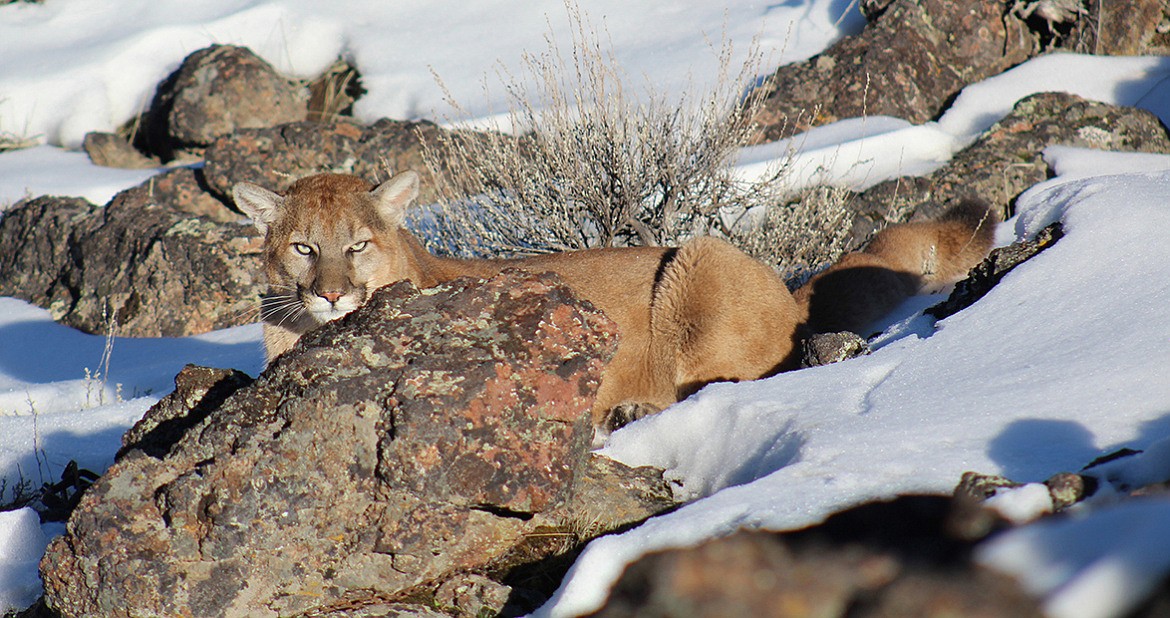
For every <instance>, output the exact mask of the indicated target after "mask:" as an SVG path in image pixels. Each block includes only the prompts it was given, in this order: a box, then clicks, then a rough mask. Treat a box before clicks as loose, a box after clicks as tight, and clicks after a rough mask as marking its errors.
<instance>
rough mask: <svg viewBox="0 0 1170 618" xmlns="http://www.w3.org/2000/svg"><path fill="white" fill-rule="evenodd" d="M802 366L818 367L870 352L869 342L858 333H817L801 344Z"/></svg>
mask: <svg viewBox="0 0 1170 618" xmlns="http://www.w3.org/2000/svg"><path fill="white" fill-rule="evenodd" d="M800 348H801V356H800V366H801V367H802V368H805V367H818V366H820V365H829V364H831V363H839V362H841V361H843V360H847V359H850V358H856V357H858V356H864V355H866V354H869V344H868V343H866V341H865V339H864V338H862V337H861V336H860V335H858V334H857V333H851V332H849V331H842V332H839V333H816V334H814V335H812V336H811V337H809V338H807V339H805V340H804V341H802V342H801V344H800Z"/></svg>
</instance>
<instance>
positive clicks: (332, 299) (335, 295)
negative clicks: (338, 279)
mask: <svg viewBox="0 0 1170 618" xmlns="http://www.w3.org/2000/svg"><path fill="white" fill-rule="evenodd" d="M317 296H320V297H321V298H324V299H325V300H327V301H329V304H332V305H335V304H337V301H338V300H339V299H341V297H342V296H344V294H342V293H341V292H317Z"/></svg>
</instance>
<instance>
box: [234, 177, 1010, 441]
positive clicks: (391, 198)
mask: <svg viewBox="0 0 1170 618" xmlns="http://www.w3.org/2000/svg"><path fill="white" fill-rule="evenodd" d="M418 189H419V177H418V175H417V174H416V173H414V172H410V171H408V172H403V173H401V174H398V175H397V176H395V177H393V178H391V179H390V180H388V181H387V182H385V183H383V184H382V185H381V186H378V187H376V188H375V187H372V186H371V185H370V184H369V183H367V182H365V181H364V180H362V179H360V178H357V177H354V176H347V175H340V174H320V175H316V176H311V177H308V178H303V179H301V180H298V181H297V182H296V183H294V184H293V185H292V187H290V188H289V189H288V191H287V192H286V193H285V194H284V195H278V194H276V193H273V192H271V191H268V190H267V189H264V188H262V187H259V186H257V185H254V184H249V183H239V184H237V185H236V186H235V187H234V188H233V192H232V193H233V197H234V199H235V203H236V204H237V205H238V206H239V207H240V208H241V209H242V210H243V211H244V213H245V214H247V215H248V216H249V217H251V219H252V221H253V222H254V223H255V225H256V227H257V228H258V229H259V230H260V231H261V232H262V233H264V235H265V241H264V253H265V257H264V261H265V265H266V273H267V276H268V281H269V285H270V290H269V294H268V295H267V296H266V298H265V299H264V300H263V302H262V311H261V316H262V318H263V320H264V343H265V347H266V352H267V359H268V360H269V361H271V360H272V359H274V358H275V357H276V356H278V355H280V354H281V353H282V352H284V351H286V350H288V349H289V348H291V347H292V346H293V345H294V344H295V343H296V341H297V339H298V338H300V336H301V335H302V334H304V333H306V332H308V331H309V330H311V329H313V328H315V327H317V326H318V325H320V324H323V323H325V322H328V321H330V320H334V319H337V318H339V317H341V316H343V315H345V314H346V313H349V312H350V311H353V310H354V309H356V308H357V307H359V306H361V305H362V304H363V303H365V302H366V299H367V298H368V297H369V296H370V293H371V292H373V291H374V290H375V289H377V288H378V287H381V286H383V285H386V284H389V283H393V282H395V281H399V280H402V279H409V280H410V281H411V282H413V283H414V285H416V286H418V287H419V288H428V287H432V286H435V285H438V284H440V283H442V282H445V281H450V280H452V279H455V278H457V277H465V276H470V277H490V276H492V275H494V274H496V273H498V272H500V271H501V270H503V269H505V268H509V267H516V268H522V269H526V270H531V271H540V272H543V271H552V272H555V273H556V274H558V275H559V276H560V277H561V279H563V280H564V282H565V283H566V284H567V285H568V286H569V287H570V288H572V289H573V290H574V291H575V292H576V293H577V294H578V295H579V296H580V297H582V298H585V299H587V300H589V301H590V302H591V303H593V304H594V305H595V306H596V307H598V308H599V309H601V310H602V311H603V312H604V313H605V314H606V315H607V316H609V318H610V319H612V320H613V321H614V322H615V323H616V324H617V326H618V330H619V334H620V339H619V344H618V349H617V352H616V354H615V355H614V358H613V360H612V361H611V362H610V363H609V364H608V365H607V366H606V368H605V370H604V371H603V374H602V380H601V386H600V388H599V390H598V393H597V400H596V403H595V405H594V408H593V421H594V424H595V425H596V426H600V427H612V426H617V425H620V424H622V423H623V422H625V421H628V420H631V419H633V418H637V417H638V416H641V415H643V414H645V413H647V412H653V411H656V410H659V409H662V408H664V407H666V406H668V405H670V404H672V403H674V402H676V401H678V400H680V399H682V398H684V397H686V396H687V395H689V394H691V393H693V392H694V391H696V390H698V389H699V388H700V387H702V386H703V385H704V384H707V383H709V382H715V381H722V380H752V379H756V378H760V377H763V376H768V375H771V374H774V373H776V372H779V371H783V370H785V369H790V368H793V367H794V361H795V358H794V357H795V352H796V350H797V348H798V343H799V341H800V339H801V338H802V337H804V336H805V335H807V334H809V333H811V332H818V331H829V330H843V329H854V330H856V329H858V328H861V327H863V326H864V325H865V324H867V323H868V322H869V321H871V320H873V319H876V318H878V317H881V315H883V314H884V313H885V312H888V311H889V310H890V309H892V308H893V307H894V306H895V305H896V304H897V303H898V302H900V301H901V300H902V299H904V298H905V297H907V296H910V295H912V294H915V293H917V292H918V291H919V290H921V289H923V288H926V287H937V286H941V285H946V284H949V283H952V282H954V281H957V280H958V279H960V278H962V277H963V276H964V275H965V274H966V272H967V270H968V269H969V268H971V267H972V266H973V265H975V264H976V263H977V262H979V261H980V260H981V259H982V258H983V257H984V255H985V254H986V252H987V251H988V249H989V248H990V246H991V241H992V233H993V230H994V223H995V220H994V218H993V217H992V216H991V215H990V214H989V211H988V208H987V207H986V205H983V204H981V203H978V202H966V203H964V204H961V205H960V206H959V207H957V208H955V209H953V210H952V211H951V212H949V213H948V214H947V215H945V216H944V217H943V218H942V219H940V220H939V221H935V222H930V223H913V224H903V225H898V226H894V227H891V228H889V229H886V230H885V231H883V232H881V233H880V234H878V235H877V236H876V237H875V238H874V239H873V241H872V242H871V243H870V244H869V246H868V248H866V249H865V250H864V251H862V252H858V253H852V254H849V255H846V256H844V257H843V258H842V259H841V260H840V261H839V262H838V263H837V264H836V265H834V266H833V267H832V268H830V269H829V270H827V271H825V272H824V273H821V274H820V275H818V276H817V277H815V278H813V279H812V280H810V281H809V283H808V284H806V285H805V286H804V287H802V288H801V289H800V290H798V291H797V292H796V294H795V295H793V294H791V293H789V291H788V288H787V287H786V286H785V285H784V282H783V281H781V279H780V278H779V277H778V276H777V275H776V274H775V273H774V272H773V271H772V269H771V268H769V267H767V266H765V265H764V264H762V263H760V262H758V261H756V260H755V259H752V258H751V257H749V256H748V255H746V254H745V253H743V252H741V251H740V250H738V249H736V248H735V247H733V246H732V245H731V244H729V243H727V242H725V241H723V240H720V239H717V238H713V237H701V238H696V239H694V240H691V241H689V242H687V243H686V244H684V245H682V246H681V247H678V248H664V247H633V248H606V249H588V250H583V251H573V252H567V253H556V254H549V255H540V256H535V257H526V258H519V259H496V260H464V259H452V258H442V257H437V256H434V255H431V254H430V253H429V252H428V251H427V250H426V249H425V248H424V247H423V245H422V243H420V242H419V241H418V240H417V239H416V238H415V237H414V236H412V235H411V234H410V232H408V231H406V229H405V228H404V227H403V220H404V217H405V214H406V210H407V208H408V207H409V206H410V204H411V202H412V201H413V200H414V199H415V198H416V197H417V195H418Z"/></svg>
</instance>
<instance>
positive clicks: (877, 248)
mask: <svg viewBox="0 0 1170 618" xmlns="http://www.w3.org/2000/svg"><path fill="white" fill-rule="evenodd" d="M998 222H999V218H998V217H997V216H996V215H995V213H994V212H993V211H992V210H991V209H990V207H989V205H988V204H986V203H985V202H982V201H980V200H972V199H968V200H964V201H962V202H960V203H959V204H958V205H957V206H955V207H954V208H952V209H951V210H949V211H947V213H946V214H944V215H943V216H942V217H940V218H939V219H938V220H936V221H928V222H921V223H904V224H902V225H895V226H893V227H889V228H886V229H885V230H883V231H881V232H880V233H878V234H877V235H876V236H874V238H873V240H871V241H870V242H869V245H868V246H866V247H865V249H864V250H862V251H859V252H855V253H849V254H846V255H844V256H842V257H841V259H839V260H837V263H836V264H834V265H833V266H831V267H830V268H828V269H827V270H825V271H823V272H821V273H819V274H818V275H816V276H815V277H813V278H812V279H810V280H809V281H808V282H807V283H805V284H804V285H803V286H801V288H800V289H798V290H796V292H795V294H794V296H795V297H796V302H797V304H798V305H799V306H800V309H801V313H802V315H803V316H804V318H805V322H806V324H807V326H808V329H809V331H810V332H814V333H826V332H840V331H853V332H857V333H859V334H861V335H867V334H868V333H863V332H861V330H862V329H864V328H865V327H866V326H868V325H870V324H871V323H872V322H874V321H875V320H877V319H878V318H880V317H882V316H884V315H886V314H888V313H889V312H890V311H891V310H893V309H894V308H895V307H897V306H898V304H899V303H901V302H902V301H903V300H905V299H906V298H907V297H909V296H912V295H915V294H920V293H927V292H937V291H940V290H942V289H943V288H945V287H947V286H949V285H951V284H953V283H955V282H957V281H959V280H961V279H963V278H964V277H966V275H967V272H968V271H969V270H970V269H971V268H972V267H974V266H975V265H976V264H978V263H979V262H980V261H981V260H982V259H983V258H984V256H986V255H987V252H988V250H989V249H990V248H991V244H992V242H993V240H994V235H995V225H996V223H998Z"/></svg>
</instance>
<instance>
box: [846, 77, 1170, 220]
mask: <svg viewBox="0 0 1170 618" xmlns="http://www.w3.org/2000/svg"><path fill="white" fill-rule="evenodd" d="M1052 145H1066V146H1078V147H1082V148H1097V149H1100V150H1115V151H1127V152H1152V153H1170V134H1168V133H1167V131H1166V127H1165V126H1164V125H1163V124H1162V122H1161V121H1160V120H1159V119H1158V117H1157V116H1155V115H1154V114H1152V113H1150V112H1148V111H1146V110H1143V109H1138V108H1135V107H1124V106H1118V105H1109V104H1106V103H1100V102H1097V101H1089V100H1087V99H1083V98H1081V97H1078V96H1076V95H1072V94H1066V93H1055V92H1049V93H1041V94H1036V95H1032V96H1030V97H1027V98H1025V99H1022V100H1021V101H1020V102H1018V103H1016V105H1015V107H1014V108H1013V109H1012V112H1011V113H1010V114H1008V115H1007V116H1005V117H1004V118H1003V119H1002V120H1000V121H999V122H997V123H995V125H994V126H992V127H991V128H990V129H989V130H988V131H987V132H986V133H984V134H983V135H982V136H980V137H979V138H978V139H977V140H975V142H974V143H973V144H971V145H970V146H969V147H967V148H965V149H963V150H962V151H961V152H959V153H958V154H956V155H955V156H954V158H952V159H951V161H950V162H948V163H947V164H946V165H944V166H943V167H942V168H940V169H939V170H937V171H935V172H934V173H932V174H930V175H927V176H919V177H902V178H896V179H892V180H888V181H885V182H882V183H880V184H877V185H874V186H873V187H872V188H870V189H868V190H866V191H865V192H863V193H861V194H859V195H857V196H855V197H854V199H852V200H850V201H849V207H850V208H851V209H852V210H854V212H856V213H857V215H858V216H857V217H856V218H855V219H854V228H853V234H854V238H855V239H857V241H860V240H862V239H864V238H866V237H868V236H869V235H871V234H872V233H873V231H874V230H875V229H877V228H878V227H879V226H881V225H882V224H883V223H884V222H885V217H887V216H888V215H889V213H891V212H895V213H906V215H909V214H913V215H914V218H916V219H923V218H925V219H931V218H935V217H937V216H938V215H940V214H941V213H942V212H945V211H946V210H947V209H948V208H950V207H951V206H953V205H955V204H957V203H958V202H960V201H962V200H963V199H964V198H967V197H970V196H977V197H980V198H982V199H985V200H987V201H988V202H990V203H991V204H992V205H994V206H996V207H998V208H1000V209H1001V211H1002V212H1003V213H1004V216H1005V218H1006V217H1007V216H1009V215H1011V214H1012V208H1013V204H1014V202H1015V199H1016V198H1017V197H1018V196H1019V195H1020V193H1023V192H1024V191H1025V190H1026V189H1027V188H1028V187H1031V186H1032V185H1034V184H1036V183H1038V182H1041V181H1043V180H1046V179H1047V178H1048V176H1049V170H1048V164H1047V163H1045V161H1044V157H1043V151H1044V149H1045V148H1047V147H1048V146H1052Z"/></svg>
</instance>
